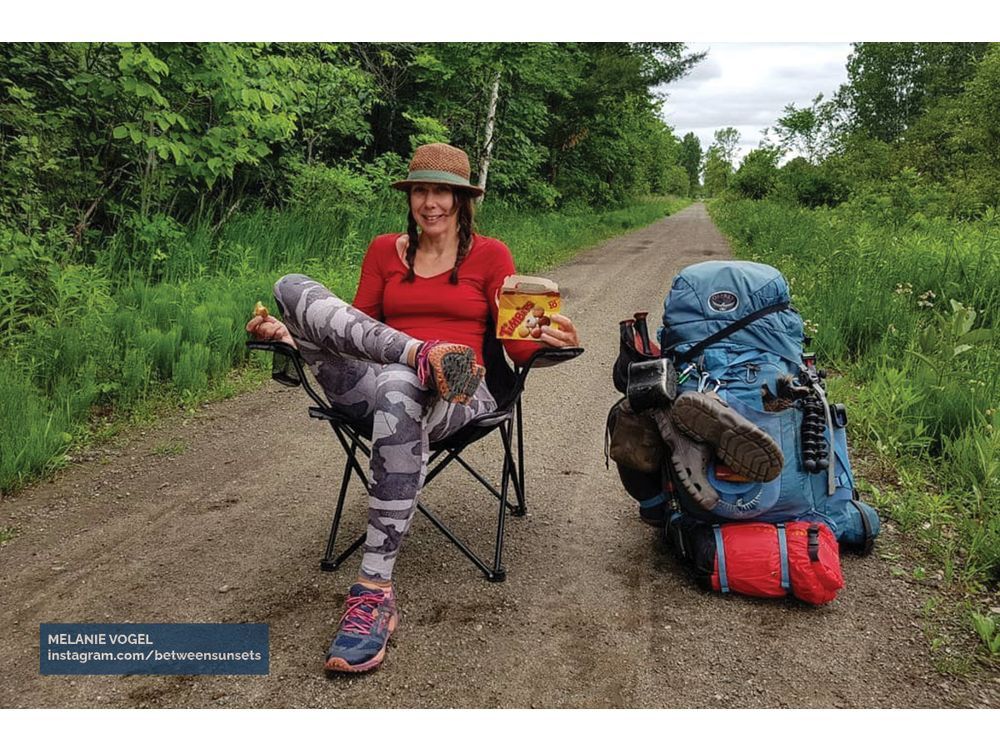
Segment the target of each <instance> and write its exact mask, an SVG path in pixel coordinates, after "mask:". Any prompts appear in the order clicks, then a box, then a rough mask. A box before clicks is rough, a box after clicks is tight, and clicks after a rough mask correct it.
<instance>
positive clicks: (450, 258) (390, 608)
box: [247, 143, 579, 672]
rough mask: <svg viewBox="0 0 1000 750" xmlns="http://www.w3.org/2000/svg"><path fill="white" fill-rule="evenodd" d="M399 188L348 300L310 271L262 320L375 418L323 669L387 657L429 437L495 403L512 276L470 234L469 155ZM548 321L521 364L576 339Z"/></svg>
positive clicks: (328, 386) (287, 279)
mask: <svg viewBox="0 0 1000 750" xmlns="http://www.w3.org/2000/svg"><path fill="white" fill-rule="evenodd" d="M393 187H395V188H397V189H399V190H405V191H406V192H407V193H408V195H409V224H408V230H407V233H406V234H398V235H397V234H386V235H381V236H379V237H376V238H375V239H374V240H373V241H372V243H371V245H370V246H369V248H368V252H367V254H366V255H365V258H364V261H363V263H362V266H361V280H360V283H359V284H358V291H357V294H356V295H355V297H354V304H353V305H349V304H347V303H346V302H344V301H342V300H340V299H338V298H337V297H336V296H334V295H333V294H332V293H331V292H330V291H329V290H327V289H326V288H324V287H323V286H322V285H320V284H319V283H317V282H315V281H313V280H312V279H310V278H308V277H306V276H301V275H297V274H291V275H288V276H284V277H283V278H281V279H279V280H278V282H277V283H276V284H275V286H274V296H275V299H276V300H277V302H278V306H279V308H280V310H281V314H282V317H283V318H284V323H282V322H281V321H279V320H277V319H276V318H273V317H271V316H267V317H265V318H262V317H260V316H258V317H255V318H253V319H252V320H251V321H250V322H249V323H248V324H247V331H249V332H250V334H251V335H252V336H253V337H254V338H257V339H262V340H277V341H283V342H285V343H287V344H289V345H291V346H295V347H297V348H298V350H299V352H300V353H301V355H302V358H303V360H305V361H306V363H308V364H309V366H310V368H311V369H312V371H313V373H314V374H315V376H316V379H317V381H318V382H319V383H320V385H321V386H322V387H323V390H324V391H325V392H326V395H327V397H328V398H329V399H330V401H331V402H332V403H333V404H335V405H336V406H338V407H339V408H340V409H341V410H342V411H344V412H345V413H347V414H349V415H350V416H352V417H356V418H359V419H360V418H365V417H369V416H371V415H374V427H373V431H372V458H371V474H370V479H371V497H370V499H369V504H368V532H367V536H366V539H365V545H364V556H363V558H362V560H361V572H360V574H359V576H358V580H357V583H355V584H354V585H353V586H351V590H350V593H349V594H348V597H347V609H346V611H345V612H344V615H343V616H342V617H341V619H340V626H339V629H338V631H337V634H336V636H335V637H334V639H333V642H332V644H331V645H330V649H329V651H328V653H327V659H326V668H327V669H328V670H331V671H339V672H362V671H365V670H369V669H373V668H375V667H377V666H378V665H379V664H380V663H381V662H382V660H383V658H384V657H385V651H386V643H387V641H388V638H389V635H390V634H391V633H392V631H393V630H394V629H395V627H396V622H397V619H398V618H397V614H396V600H395V594H394V592H393V587H392V569H393V564H394V563H395V561H396V556H397V554H398V553H399V547H400V543H401V542H402V539H403V536H404V535H405V534H406V530H407V528H408V526H409V525H410V521H411V520H412V518H413V514H414V511H415V510H416V507H417V494H418V493H419V492H420V488H421V486H422V485H423V481H424V476H425V475H426V472H427V461H428V446H429V443H430V442H431V441H436V440H440V439H442V438H445V437H447V436H448V435H451V434H453V433H454V432H456V431H457V430H459V429H460V428H461V427H463V426H464V425H466V424H468V423H469V422H470V421H471V420H472V419H474V418H476V417H477V416H479V415H481V414H484V413H486V412H488V411H490V410H492V409H493V408H495V406H496V402H495V400H494V398H493V396H492V395H491V394H490V392H489V390H488V389H487V387H486V382H485V380H484V379H483V376H484V374H485V369H484V367H483V341H484V339H485V335H486V328H487V325H488V321H489V320H490V319H491V318H492V319H493V320H495V319H496V315H497V295H498V291H499V289H500V287H501V286H502V284H503V281H504V279H505V278H506V277H507V276H508V275H510V274H513V273H514V261H513V259H512V257H511V254H510V250H508V249H507V246H506V245H504V244H503V243H502V242H500V241H499V240H495V239H491V238H489V237H483V236H480V235H477V234H474V232H473V213H474V205H473V200H474V199H475V198H476V197H477V196H479V195H482V193H483V191H482V190H481V189H480V188H477V187H475V186H473V185H471V184H470V183H469V158H468V156H467V155H466V154H465V152H464V151H462V150H461V149H457V148H454V147H452V146H448V145H446V144H443V143H431V144H427V145H424V146H420V147H419V148H418V149H417V150H416V151H415V152H414V154H413V159H412V161H411V162H410V169H409V175H408V176H407V178H406V179H405V180H401V181H400V182H396V183H394V184H393ZM552 322H554V323H557V324H558V325H559V328H558V329H556V328H552V327H550V326H543V327H542V329H541V337H540V339H538V341H540V344H539V343H535V342H527V341H516V342H515V341H504V347H505V349H506V351H507V354H508V355H509V356H510V357H511V359H512V360H513V361H514V362H515V363H516V364H522V363H524V362H525V361H527V359H528V358H529V357H530V356H531V354H533V353H534V352H535V351H536V350H537V349H538V348H539V346H540V345H541V346H550V347H566V346H578V345H579V340H578V337H577V333H576V329H575V328H574V327H573V324H572V322H571V321H570V319H569V318H568V317H566V316H564V315H553V316H552Z"/></svg>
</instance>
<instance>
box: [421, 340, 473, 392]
mask: <svg viewBox="0 0 1000 750" xmlns="http://www.w3.org/2000/svg"><path fill="white" fill-rule="evenodd" d="M428 362H429V364H430V366H431V371H432V372H433V373H434V387H435V389H436V390H437V392H438V395H439V396H441V398H443V399H444V400H445V401H448V402H450V403H455V404H467V403H469V400H470V399H471V398H472V396H473V395H474V394H475V392H476V390H477V389H478V388H479V384H480V383H481V382H482V380H483V376H484V375H485V374H486V368H485V367H483V366H482V365H480V364H476V354H475V352H473V351H472V349H471V348H469V347H468V346H462V345H461V344H441V345H439V346H435V347H434V350H433V351H432V352H431V353H430V356H429V357H428Z"/></svg>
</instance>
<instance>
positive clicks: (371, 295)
mask: <svg viewBox="0 0 1000 750" xmlns="http://www.w3.org/2000/svg"><path fill="white" fill-rule="evenodd" d="M399 236H400V235H398V234H382V235H379V236H378V237H376V238H375V239H374V240H372V243H371V245H369V246H368V252H367V253H366V254H365V259H364V261H363V262H362V264H361V280H360V281H359V282H358V291H357V293H356V294H355V295H354V303H353V304H354V307H356V308H358V309H359V310H361V311H362V312H364V313H365V314H367V315H370V316H371V317H373V318H375V319H376V320H381V321H382V322H383V323H386V324H387V325H390V326H392V327H393V328H395V329H396V330H397V331H402V332H403V333H406V334H409V335H410V336H413V337H414V338H417V339H421V340H424V341H426V340H428V339H440V340H442V341H448V342H451V343H454V344H465V345H467V346H471V347H472V349H473V351H475V353H476V360H477V361H478V362H479V363H480V364H483V340H484V336H485V334H486V326H487V324H488V323H487V321H488V320H489V321H490V324H491V325H495V322H496V316H497V302H496V300H497V292H498V290H499V289H500V287H501V286H502V285H503V280H504V279H505V278H506V277H507V276H509V275H511V274H513V273H515V271H514V259H513V257H512V256H511V254H510V250H509V249H508V248H507V246H506V245H505V244H503V243H502V242H500V240H496V239H493V238H492V237H482V236H480V235H478V234H476V235H473V240H472V248H471V249H470V250H469V254H468V255H466V256H465V260H463V261H462V264H461V265H460V266H459V267H458V284H452V283H450V281H449V278H450V277H451V269H449V270H447V271H445V272H444V273H439V274H437V275H436V276H430V277H423V276H417V277H416V278H415V279H414V280H413V282H406V283H404V282H403V279H404V278H405V277H406V274H407V270H408V269H407V266H406V263H405V262H404V261H403V259H402V258H400V257H399V254H398V253H397V252H396V239H397V238H398V237H399ZM503 346H504V350H505V351H506V352H507V354H508V356H509V357H510V358H511V359H512V360H513V361H514V363H515V364H524V363H525V362H526V361H527V360H528V358H529V357H530V356H531V354H532V353H533V352H535V351H536V350H538V348H539V347H540V345H539V344H537V343H534V342H528V341H512V340H504V341H503Z"/></svg>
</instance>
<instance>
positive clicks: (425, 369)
mask: <svg viewBox="0 0 1000 750" xmlns="http://www.w3.org/2000/svg"><path fill="white" fill-rule="evenodd" d="M440 343H441V341H439V340H438V339H433V340H432V341H425V342H424V343H422V344H421V345H420V348H419V349H417V378H418V379H419V380H420V384H421V385H427V384H428V383H429V382H430V379H431V363H430V362H429V361H428V359H429V357H430V353H431V349H433V348H434V347H435V346H437V345H438V344H440Z"/></svg>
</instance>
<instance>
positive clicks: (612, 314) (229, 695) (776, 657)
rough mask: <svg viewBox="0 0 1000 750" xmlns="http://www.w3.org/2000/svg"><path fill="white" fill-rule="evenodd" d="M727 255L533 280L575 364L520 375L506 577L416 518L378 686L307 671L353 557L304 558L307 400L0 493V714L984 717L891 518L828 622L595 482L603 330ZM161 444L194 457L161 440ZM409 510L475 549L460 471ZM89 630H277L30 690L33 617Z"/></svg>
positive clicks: (185, 421) (674, 249) (686, 223)
mask: <svg viewBox="0 0 1000 750" xmlns="http://www.w3.org/2000/svg"><path fill="white" fill-rule="evenodd" d="M729 254H730V249H729V247H728V245H727V243H726V241H725V239H724V238H723V237H722V236H721V235H720V234H719V232H718V231H717V230H716V229H715V227H714V226H713V225H712V223H711V221H710V220H709V218H708V216H707V213H706V212H705V209H704V207H703V206H701V205H695V206H692V207H690V208H688V209H686V210H685V211H682V212H681V213H678V214H676V215H675V216H672V217H669V218H667V219H664V220H661V221H659V222H657V223H656V224H653V225H651V226H649V227H646V228H645V229H641V230H639V231H636V232H633V233H631V234H628V235H625V236H622V237H618V238H616V239H614V240H612V241H610V242H607V243H605V244H603V245H601V246H600V247H597V248H594V249H592V250H589V251H587V252H585V253H583V254H582V255H580V256H578V257H577V258H576V259H575V260H574V261H572V262H570V263H568V264H565V265H563V266H561V267H559V268H557V269H554V270H553V271H552V272H551V273H550V275H551V276H552V277H553V278H555V279H556V280H557V281H558V282H559V284H560V286H561V288H562V289H563V290H564V291H565V306H566V309H567V311H568V313H569V314H570V315H572V316H573V318H574V320H575V321H576V322H577V325H578V327H579V329H580V330H581V331H582V338H583V343H584V345H585V346H586V348H587V351H586V354H585V355H584V356H583V357H581V358H580V359H578V360H576V361H574V362H571V363H569V364H567V365H564V366H560V367H556V368H550V369H548V370H544V371H539V372H538V373H536V374H533V376H532V378H531V381H530V382H529V392H528V394H527V396H526V399H525V402H526V403H525V407H526V413H527V419H528V423H527V424H526V438H527V445H528V449H529V451H528V452H529V458H528V476H527V483H528V493H529V495H528V508H529V514H528V516H527V517H525V518H513V519H511V520H510V522H509V524H508V546H507V551H506V554H505V564H506V566H507V569H508V578H507V581H506V582H505V583H502V584H491V583H488V582H486V581H485V580H484V579H483V578H482V577H481V576H480V575H479V574H478V573H477V572H476V571H475V570H474V569H473V568H472V566H471V565H470V564H469V563H468V562H467V561H466V560H465V559H464V558H463V557H461V556H460V555H459V554H458V553H457V552H456V551H455V550H454V549H453V548H452V547H451V546H450V545H449V544H447V543H446V541H445V540H444V538H443V537H441V536H440V535H439V534H438V533H437V532H436V530H435V529H434V528H433V527H432V526H431V525H430V524H429V523H428V522H427V521H426V519H424V518H423V517H422V516H419V515H418V517H417V519H416V521H415V522H414V526H413V532H412V534H411V536H410V538H409V539H408V540H407V544H406V546H405V547H404V550H403V554H402V555H401V558H400V562H399V565H398V566H397V576H398V577H397V586H398V592H399V600H400V605H401V609H402V621H401V625H400V628H399V630H398V631H397V633H396V635H395V636H394V637H393V639H392V641H391V643H390V649H389V654H388V657H387V659H386V662H385V664H384V665H383V666H382V668H381V669H379V670H377V671H376V672H374V673H372V674H369V675H366V676H362V677H346V676H345V677H337V678H334V679H328V678H326V677H325V676H324V675H323V671H322V661H323V655H324V653H325V650H326V646H327V644H328V641H329V639H330V637H331V635H332V633H333V632H334V629H335V625H336V621H337V618H338V617H339V615H340V611H341V606H342V604H343V599H344V595H345V594H346V591H347V588H348V586H349V584H350V582H351V581H352V580H353V577H354V574H355V567H354V565H355V563H354V562H353V561H352V562H350V563H348V564H347V565H345V566H344V568H342V569H341V570H339V571H336V572H334V573H321V572H320V570H319V567H318V560H319V557H320V554H321V550H322V545H323V543H324V540H325V535H326V532H327V530H328V524H329V515H330V512H331V507H332V503H333V501H334V499H335V498H334V495H333V492H334V488H335V487H336V485H337V483H338V482H339V477H340V473H341V470H342V467H343V461H342V457H341V455H340V451H339V449H336V450H335V448H336V446H335V445H334V444H333V442H332V435H331V434H330V433H329V429H328V428H327V427H325V426H324V425H321V424H319V423H316V422H314V421H313V420H310V419H308V417H307V416H306V412H305V406H306V401H305V396H304V394H300V393H299V392H297V391H289V390H286V389H283V388H281V387H280V386H277V385H274V384H271V385H268V386H266V387H265V388H263V389H261V390H260V391H258V392H256V393H251V394H247V395H244V396H241V397H239V398H236V399H233V400H230V401H227V402H224V403H217V404H213V405H211V406H208V407H206V408H204V409H203V410H201V411H200V412H199V413H198V414H197V415H196V416H194V417H187V418H182V417H179V416H178V417H172V418H168V419H166V420H164V421H163V422H162V423H160V424H159V425H157V427H156V428H154V429H150V430H147V431H146V432H137V433H136V434H135V435H134V436H132V438H131V439H130V440H129V442H128V444H127V445H126V446H125V447H123V448H120V449H110V450H109V449H105V450H104V451H102V452H100V457H99V460H93V461H90V462H88V463H84V464H81V465H77V466H73V467H72V468H69V469H67V470H65V471H63V472H61V473H60V474H59V475H58V476H57V477H56V478H55V480H54V481H52V482H49V483H44V484H41V485H38V486H36V487H34V488H31V489H30V490H27V491H25V492H23V493H21V494H20V495H17V496H13V497H7V498H5V499H4V500H3V501H2V503H0V526H15V527H17V528H18V529H19V534H18V536H17V537H16V538H15V539H14V540H13V541H11V542H9V543H8V544H6V545H4V546H3V547H0V591H2V595H3V605H2V608H0V663H2V664H3V665H4V670H3V671H4V679H3V680H2V681H0V707H15V706H24V707H27V706H35V707H39V706H59V707H76V706H164V707H166V706H176V707H212V706H220V707H222V706H225V707H242V706H252V707H320V706H326V707H494V706H503V707H529V706H537V707H570V706H573V707H618V706H621V707H749V708H753V707H765V706H766V707H839V706H844V707H935V706H942V707H943V706H952V707H955V706H968V707H972V706H983V707H986V706H997V705H1000V703H998V701H1000V685H998V682H997V680H996V679H994V678H992V677H989V676H982V677H979V678H978V679H977V680H970V679H960V678H955V677H947V676H942V675H940V674H938V673H937V672H936V671H935V670H934V668H933V666H932V664H931V661H930V658H929V655H928V646H927V642H926V638H925V637H924V635H923V631H922V629H921V621H920V608H921V605H922V604H923V602H924V600H925V599H926V590H923V589H920V588H918V587H915V586H914V585H913V584H911V583H908V582H906V581H904V580H902V579H900V578H897V577H894V576H892V575H890V573H889V564H888V563H887V562H886V561H884V560H882V559H881V558H880V555H879V554H878V551H879V549H886V548H887V546H888V547H891V545H892V542H893V533H894V532H893V530H892V529H891V525H890V528H889V529H888V530H887V534H886V538H885V539H883V540H880V542H879V545H877V547H876V554H873V555H871V556H870V557H867V558H857V557H852V556H848V557H846V558H845V559H844V570H845V577H846V580H847V588H846V590H844V591H843V592H842V593H841V595H840V597H839V598H838V599H837V600H836V601H835V602H833V603H832V604H831V605H829V606H827V607H823V608H819V609H815V608H810V607H807V606H803V605H799V604H796V603H794V602H792V601H760V600H751V599H745V598H740V597H723V596H720V595H717V594H709V593H704V592H702V591H701V590H700V589H698V588H697V587H696V586H695V585H694V583H693V582H692V581H691V580H690V579H689V578H688V577H687V575H686V573H685V571H684V570H683V569H682V568H680V567H679V566H678V564H677V563H675V562H674V560H673V559H672V557H671V556H670V554H669V553H668V552H667V551H665V550H664V549H662V548H661V546H660V544H659V542H658V540H657V535H656V533H655V532H654V531H653V530H651V529H650V528H649V527H647V526H645V525H643V524H642V523H641V522H640V521H639V519H638V514H637V512H636V508H635V504H634V502H633V501H632V500H631V499H630V498H628V496H627V495H626V494H625V492H624V490H622V489H621V487H620V486H619V484H618V479H617V474H616V472H615V471H614V469H613V467H612V469H611V470H606V469H605V467H604V459H603V432H604V418H605V415H606V413H607V409H608V407H609V405H610V404H611V403H612V402H613V401H614V400H615V393H614V391H613V388H612V385H611V379H610V367H611V363H612V361H613V359H614V356H615V354H616V346H617V341H616V337H617V322H618V320H620V319H621V318H623V317H628V316H629V315H630V314H631V313H632V312H633V311H635V310H640V309H647V310H651V311H654V314H653V317H658V310H659V309H660V306H661V304H662V299H663V297H664V294H665V293H666V291H667V289H668V288H669V284H670V280H671V278H672V277H673V275H674V274H675V273H676V272H677V271H678V270H679V269H680V268H682V267H683V266H685V265H687V264H689V263H693V262H697V261H700V260H705V259H709V258H725V257H728V256H729ZM171 442H174V443H175V444H178V445H183V446H186V450H184V452H183V453H180V454H179V455H163V454H164V453H165V451H162V450H157V447H158V446H163V445H164V444H169V443H171ZM488 442H489V443H490V445H489V446H488V447H489V448H491V449H492V450H495V443H494V441H493V440H492V439H491V440H490V441H488ZM476 448H477V449H478V452H475V453H476V455H475V458H478V459H480V460H486V461H489V460H492V459H493V456H491V455H487V452H486V449H487V446H476ZM357 486H358V485H355V487H357ZM425 499H426V501H427V502H428V504H429V505H430V506H431V507H432V508H434V509H436V510H439V511H440V513H441V515H443V516H445V517H446V518H448V519H449V520H451V521H453V522H454V525H455V526H456V527H457V528H458V529H461V530H464V531H466V532H467V533H468V534H470V535H472V536H473V537H475V535H476V533H477V532H478V533H479V534H480V537H479V538H481V539H482V540H483V542H484V543H485V544H484V548H485V546H488V543H489V533H490V532H489V529H490V523H491V521H492V519H493V515H494V514H493V511H492V510H491V509H490V508H491V507H492V506H491V505H490V504H489V503H487V502H486V499H485V498H484V497H483V493H482V492H481V491H477V489H476V485H474V484H473V483H472V482H471V481H469V480H466V479H465V478H464V477H463V476H461V475H460V473H458V472H457V470H449V471H448V472H446V475H445V476H442V477H441V478H440V479H439V480H437V481H436V482H435V484H434V485H432V486H431V488H430V489H429V490H428V492H427V496H426V498H425ZM348 501H349V502H348V505H349V508H348V511H347V512H346V514H345V516H346V518H345V524H346V526H345V528H348V529H360V528H362V526H363V523H364V501H363V498H362V497H361V495H360V492H358V491H357V490H356V489H355V492H354V493H353V496H350V497H349V498H348ZM81 621H84V622H265V623H269V624H270V628H271V643H270V648H271V663H270V666H271V673H270V675H269V676H267V677H144V676H135V677H74V678H70V677H41V676H39V674H38V625H39V623H41V622H81Z"/></svg>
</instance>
